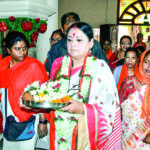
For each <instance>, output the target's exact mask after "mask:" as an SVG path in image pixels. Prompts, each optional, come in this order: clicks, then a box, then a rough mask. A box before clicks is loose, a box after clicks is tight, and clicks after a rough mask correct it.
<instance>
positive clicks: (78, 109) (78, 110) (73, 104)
mask: <svg viewBox="0 0 150 150" xmlns="http://www.w3.org/2000/svg"><path fill="white" fill-rule="evenodd" d="M60 110H63V111H67V112H70V113H75V114H84V107H83V104H82V103H81V102H78V101H76V100H70V101H69V105H67V106H65V107H63V108H61V109H60Z"/></svg>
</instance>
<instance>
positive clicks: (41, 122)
mask: <svg viewBox="0 0 150 150" xmlns="http://www.w3.org/2000/svg"><path fill="white" fill-rule="evenodd" d="M47 122H48V121H47V120H46V119H45V120H40V121H39V123H40V124H47Z"/></svg>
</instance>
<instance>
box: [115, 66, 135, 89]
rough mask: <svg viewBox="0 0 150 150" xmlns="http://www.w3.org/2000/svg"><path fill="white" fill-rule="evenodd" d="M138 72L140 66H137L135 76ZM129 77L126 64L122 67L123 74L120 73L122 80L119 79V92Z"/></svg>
mask: <svg viewBox="0 0 150 150" xmlns="http://www.w3.org/2000/svg"><path fill="white" fill-rule="evenodd" d="M137 72H138V66H137V65H135V70H134V75H135V74H136V73H137ZM128 76H129V75H128V70H127V66H126V64H124V65H123V66H122V69H121V73H120V78H119V82H118V87H117V88H118V91H119V89H120V86H121V83H122V82H123V80H124V79H125V78H126V77H128Z"/></svg>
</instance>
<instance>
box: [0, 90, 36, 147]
mask: <svg viewBox="0 0 150 150" xmlns="http://www.w3.org/2000/svg"><path fill="white" fill-rule="evenodd" d="M7 95H8V94H7ZM7 99H8V97H7ZM4 100H5V89H2V113H3V128H5V120H6V117H5V101H4ZM9 115H13V116H14V113H13V111H12V109H11V106H10V104H9V101H7V116H9ZM14 117H15V119H16V121H18V118H17V117H16V116H14ZM38 123H39V115H38V114H37V115H36V120H35V124H34V127H35V128H34V129H35V135H34V137H33V138H32V139H30V140H26V141H17V142H13V141H7V140H6V139H5V138H4V140H3V150H34V147H35V144H36V141H37V136H38V135H37V134H38V133H37V127H38Z"/></svg>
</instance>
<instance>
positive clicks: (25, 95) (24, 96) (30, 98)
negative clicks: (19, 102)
mask: <svg viewBox="0 0 150 150" xmlns="http://www.w3.org/2000/svg"><path fill="white" fill-rule="evenodd" d="M22 99H24V100H28V101H34V98H33V96H32V95H31V94H30V93H29V92H25V93H23V95H22Z"/></svg>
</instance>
